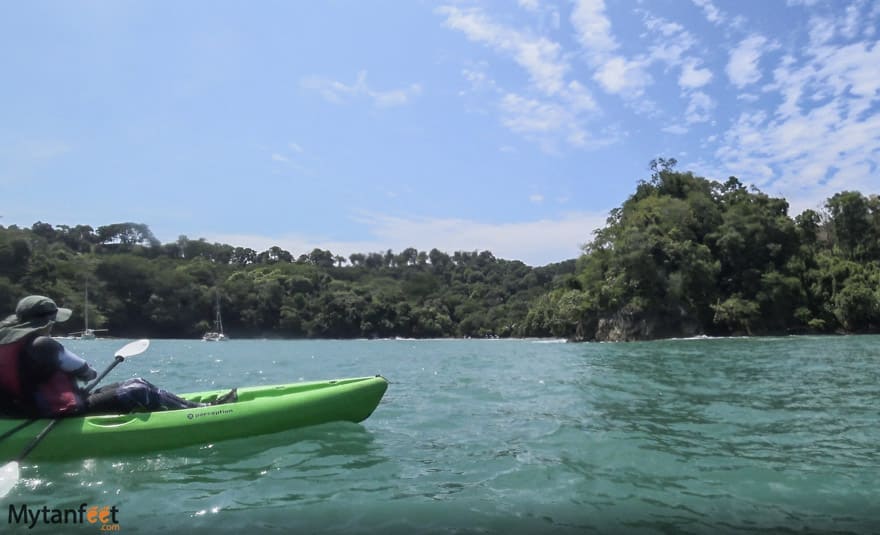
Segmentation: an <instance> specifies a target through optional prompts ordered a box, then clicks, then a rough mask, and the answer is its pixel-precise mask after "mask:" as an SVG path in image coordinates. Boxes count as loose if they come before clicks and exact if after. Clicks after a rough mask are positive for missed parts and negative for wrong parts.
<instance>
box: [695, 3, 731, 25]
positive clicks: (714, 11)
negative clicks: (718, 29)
mask: <svg viewBox="0 0 880 535" xmlns="http://www.w3.org/2000/svg"><path fill="white" fill-rule="evenodd" d="M693 2H694V5H696V6H697V7H699V8H700V9H702V10H703V14H704V15H705V16H706V20H708V21H709V22H711V23H712V24H718V25H720V24H724V22H725V17H724V14H723V13H722V12H721V10H720V9H718V8H717V7H715V4H713V3H712V1H711V0H693Z"/></svg>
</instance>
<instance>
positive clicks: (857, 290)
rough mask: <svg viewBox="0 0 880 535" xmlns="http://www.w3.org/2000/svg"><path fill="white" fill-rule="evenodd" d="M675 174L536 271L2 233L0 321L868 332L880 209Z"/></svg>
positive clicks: (485, 259)
mask: <svg viewBox="0 0 880 535" xmlns="http://www.w3.org/2000/svg"><path fill="white" fill-rule="evenodd" d="M676 164H677V162H676V161H675V160H674V159H664V158H659V159H657V160H653V161H651V163H650V169H651V171H652V174H651V176H650V178H649V179H647V180H643V181H640V182H639V184H638V186H637V187H636V191H635V192H634V193H633V194H632V195H630V197H629V198H627V199H626V201H625V202H624V203H623V204H622V205H621V206H620V207H618V208H615V209H613V210H612V211H611V213H610V215H609V217H608V219H607V221H606V225H605V226H604V227H603V228H602V229H599V230H597V231H596V232H595V233H594V234H593V236H592V239H591V240H589V241H588V243H586V244H585V245H584V246H583V254H582V255H581V256H580V257H579V258H577V259H571V260H566V261H563V262H558V263H553V264H549V265H546V266H541V267H531V266H527V265H525V264H524V263H522V262H520V261H515V260H514V261H510V260H504V259H499V258H496V257H495V256H494V255H493V254H492V253H491V252H489V251H481V252H477V251H473V252H465V251H457V252H454V253H453V254H452V255H450V254H447V253H445V252H441V251H438V250H437V249H432V250H431V251H429V252H425V251H418V250H416V249H414V248H408V249H405V250H403V251H401V252H399V253H395V252H393V251H391V250H388V251H386V252H384V253H366V254H361V253H356V254H352V255H350V256H349V257H348V258H345V257H342V256H338V255H334V254H333V253H332V252H331V251H326V250H322V249H314V250H312V251H311V252H309V253H305V254H301V255H299V256H295V255H294V254H292V253H291V252H288V251H285V250H283V249H281V248H280V247H277V246H275V247H272V248H270V249H268V250H266V251H262V252H257V251H254V250H253V249H249V248H244V247H235V246H231V245H226V244H219V243H208V242H207V241H205V240H204V239H199V240H191V239H189V238H187V237H186V236H180V237H179V238H178V240H177V241H175V242H172V243H166V244H162V243H160V242H159V241H158V240H157V239H156V238H155V237H154V236H153V234H152V232H151V231H150V229H149V228H148V227H147V226H146V225H144V224H141V223H116V224H111V225H106V226H101V227H98V228H97V229H94V228H92V227H91V226H88V225H77V226H75V227H69V226H67V225H57V226H52V225H51V224H48V223H43V222H37V223H34V224H33V226H31V227H30V228H19V227H17V226H15V225H10V226H8V227H4V226H2V225H0V309H2V310H3V311H4V312H5V313H11V312H12V311H13V310H14V308H15V304H16V302H17V301H18V299H20V298H21V297H22V296H24V295H27V294H32V293H38V294H44V295H48V296H51V297H52V298H53V299H55V300H56V302H58V304H59V306H64V307H68V308H71V309H73V310H74V316H73V317H72V318H71V320H70V322H68V324H69V325H72V326H73V325H81V324H83V320H84V316H85V312H86V311H85V310H84V306H86V303H85V302H84V292H83V289H84V288H85V287H86V286H88V288H89V299H88V303H87V306H88V311H87V312H88V317H89V321H90V323H91V324H93V325H94V326H95V327H100V328H104V329H108V330H109V333H110V335H112V336H115V337H147V336H148V337H151V338H178V339H188V338H199V337H201V335H202V334H203V333H204V332H205V331H207V330H210V328H211V326H212V322H213V319H214V309H215V305H216V296H217V295H218V294H219V296H220V301H221V303H222V309H223V321H224V325H225V328H226V331H227V332H229V333H230V334H231V335H232V337H233V338H235V339H246V338H269V339H311V338H315V339H319V338H320V339H326V338H330V339H354V338H391V339H393V338H395V337H399V338H447V337H449V338H467V337H470V338H494V337H500V338H508V337H516V338H561V339H567V340H570V341H635V340H653V339H661V338H691V337H698V336H709V337H724V336H761V335H774V336H775V335H787V334H847V333H850V334H863V333H878V332H880V196H878V195H876V194H870V195H867V196H866V195H863V194H862V193H860V192H853V191H844V192H841V193H837V194H835V195H834V196H832V197H830V198H829V199H827V200H826V202H825V204H824V206H823V208H822V209H821V210H819V211H816V210H806V211H804V212H803V213H801V214H799V215H798V216H796V217H794V218H791V217H789V215H788V208H789V206H788V202H787V201H786V200H785V199H782V198H774V197H770V196H768V195H766V194H764V193H762V192H761V191H760V190H758V189H756V188H754V187H751V188H746V187H745V186H744V185H743V184H742V183H741V182H740V181H739V179H737V178H736V177H730V178H728V179H727V180H726V181H725V182H723V183H721V182H717V181H710V180H707V179H705V178H702V177H698V176H695V175H693V174H692V173H691V172H680V171H677V170H675V166H676ZM590 230H591V229H586V228H585V229H584V239H585V241H586V240H588V239H589V238H590V236H589V233H590ZM65 325H67V324H65ZM59 327H60V326H59ZM71 328H73V327H71ZM56 331H58V332H56V334H57V335H59V336H62V335H64V334H65V333H63V332H60V331H61V330H60V329H59V328H56Z"/></svg>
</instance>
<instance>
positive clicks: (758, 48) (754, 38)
mask: <svg viewBox="0 0 880 535" xmlns="http://www.w3.org/2000/svg"><path fill="white" fill-rule="evenodd" d="M773 48H776V45H773V44H772V43H770V42H769V41H768V40H767V38H766V37H764V36H762V35H757V34H754V35H750V36H749V37H746V38H745V39H743V40H742V41H740V43H739V45H737V47H736V48H734V49H733V50H732V51H731V52H730V61H728V63H727V69H726V72H727V77H728V78H730V81H731V82H732V83H733V85H735V86H736V87H738V88H740V89H742V88H743V87H745V86H747V85H749V84H754V83H755V82H757V81H759V80H760V79H761V76H762V75H761V70H760V69H759V68H758V62H759V61H760V59H761V55H762V54H763V53H764V52H767V51H768V50H771V49H773Z"/></svg>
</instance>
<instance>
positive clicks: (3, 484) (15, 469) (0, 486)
mask: <svg viewBox="0 0 880 535" xmlns="http://www.w3.org/2000/svg"><path fill="white" fill-rule="evenodd" d="M148 347H150V341H149V340H137V341H135V342H131V343H130V344H126V345H125V346H123V347H122V349H120V350H119V351H117V352H116V355H115V357H114V359H113V362H111V363H110V365H109V366H107V369H106V370H104V371H103V372H102V373H101V375H99V376H98V377H97V378H96V379H95V380H94V381H92V382H91V383H89V384H88V385H87V386H86V387H85V388H84V389H83V392H84V393H85V394H88V393H89V392H91V390H92V389H93V388H95V385H97V384H98V383H99V382H100V381H101V379H103V378H104V376H106V375H107V374H108V373H110V370H112V369H113V368H115V367H116V365H117V364H119V363H120V362H122V361H123V360H125V359H126V358H128V357H133V356H135V355H140V354H141V353H143V352H144V351H146V350H147V348H148ZM61 420H62V419H61V418H55V419H54V420H52V421H51V422H49V425H47V426H46V427H45V428H44V429H43V430H42V431H40V434H38V435H37V436H35V437H34V439H33V440H31V441H30V443H29V444H28V445H27V446H26V447H25V448H24V449H23V450H22V452H21V453H20V454H19V455H18V457H17V458H16V459H15V460H13V461H10V462H8V463H6V464H5V465H4V466H3V468H0V498H3V497H4V496H6V495H7V494H8V493H9V491H10V490H12V488H13V487H15V485H16V484H17V483H18V480H19V479H20V477H21V473H20V469H19V464H20V463H21V461H22V460H23V459H24V458H25V457H27V455H28V454H29V453H30V452H31V451H33V449H34V448H36V447H37V445H38V444H39V443H40V442H42V441H43V439H44V438H45V437H46V435H48V434H49V432H50V431H52V429H54V428H55V426H56V425H57V424H58V422H60V421H61ZM31 421H33V420H31ZM29 423H30V421H29V422H26V423H25V424H21V425H19V426H17V427H16V428H14V429H13V432H14V431H17V430H19V429H21V428H22V427H25V426H26V425H27V424H29ZM10 434H11V433H10Z"/></svg>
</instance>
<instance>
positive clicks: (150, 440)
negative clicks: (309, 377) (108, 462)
mask: <svg viewBox="0 0 880 535" xmlns="http://www.w3.org/2000/svg"><path fill="white" fill-rule="evenodd" d="M387 388H388V382H387V381H386V380H385V379H384V378H383V377H381V376H376V377H359V378H354V379H338V380H335V381H319V382H308V383H295V384H287V385H275V386H255V387H242V388H239V389H238V401H236V402H234V403H226V404H223V405H215V406H209V407H199V408H195V409H181V410H173V411H157V412H139V413H130V414H120V415H95V416H82V417H75V418H66V419H64V420H62V421H61V422H60V423H59V424H58V425H57V426H56V427H55V429H54V430H53V431H52V432H51V433H49V434H48V435H47V436H46V438H45V439H44V440H43V441H42V442H41V443H40V444H39V445H38V446H37V447H36V449H34V450H33V452H32V453H31V454H30V455H28V459H31V460H63V459H78V458H90V457H101V456H113V455H125V454H133V453H145V452H152V451H159V450H165V449H171V448H179V447H183V446H192V445H196V444H210V443H214V442H218V441H221V440H228V439H234V438H244V437H252V436H256V435H265V434H269V433H277V432H279V431H285V430H288V429H294V428H297V427H305V426H309V425H317V424H322V423H327V422H336V421H349V422H360V421H363V420H365V419H366V418H367V417H369V416H370V414H372V412H373V410H374V409H375V408H376V406H377V405H378V404H379V400H381V399H382V396H383V395H384V394H385V390H386V389H387ZM225 392H226V390H216V391H211V392H197V393H192V394H183V395H182V396H181V397H184V398H187V399H190V400H193V401H199V402H209V401H212V400H214V399H216V398H217V396H218V395H221V394H223V393H225ZM49 421H50V420H37V421H35V422H34V423H32V424H30V425H28V426H27V427H25V428H24V429H21V430H19V431H17V432H15V433H14V434H13V435H12V436H10V437H7V438H5V439H3V440H2V441H0V461H2V462H5V461H7V460H11V459H13V458H15V457H16V456H17V455H18V454H19V453H21V451H22V449H23V448H24V447H25V446H27V444H28V443H29V442H30V441H31V439H33V437H34V436H35V435H36V434H37V433H39V431H40V430H42V429H43V428H44V427H45V426H46V425H47V424H48V423H49ZM22 422H23V420H12V419H0V435H2V434H3V433H5V432H6V431H8V430H10V429H12V428H14V427H16V426H17V425H19V424H21V423H22Z"/></svg>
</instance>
